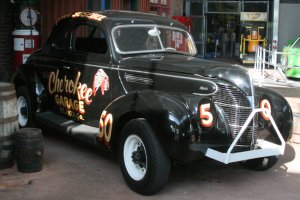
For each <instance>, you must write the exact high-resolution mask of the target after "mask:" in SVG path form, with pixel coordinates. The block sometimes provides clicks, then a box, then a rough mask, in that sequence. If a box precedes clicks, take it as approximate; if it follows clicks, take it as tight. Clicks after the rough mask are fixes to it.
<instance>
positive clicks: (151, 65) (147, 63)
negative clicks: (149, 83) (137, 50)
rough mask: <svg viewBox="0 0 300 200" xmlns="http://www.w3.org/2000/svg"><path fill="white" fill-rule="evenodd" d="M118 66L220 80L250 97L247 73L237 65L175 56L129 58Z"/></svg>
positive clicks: (249, 82)
mask: <svg viewBox="0 0 300 200" xmlns="http://www.w3.org/2000/svg"><path fill="white" fill-rule="evenodd" d="M120 64H121V65H123V66H124V67H127V66H128V67H130V68H131V69H135V70H147V71H151V72H154V71H155V72H164V73H176V74H178V73H180V74H182V75H184V74H186V75H195V76H198V77H199V76H202V77H207V78H211V79H221V80H224V81H227V82H230V83H232V84H234V85H235V86H237V87H239V88H240V89H242V90H243V91H244V92H245V93H246V94H247V95H248V96H250V95H252V93H251V80H250V76H249V73H248V71H247V70H246V69H245V68H243V67H242V66H238V65H231V64H227V63H222V62H215V61H209V60H205V59H200V58H196V57H189V56H183V55H176V54H169V55H161V56H157V55H155V56H154V55H152V56H151V55H147V56H135V57H129V58H126V59H124V60H123V61H122V62H121V63H120Z"/></svg>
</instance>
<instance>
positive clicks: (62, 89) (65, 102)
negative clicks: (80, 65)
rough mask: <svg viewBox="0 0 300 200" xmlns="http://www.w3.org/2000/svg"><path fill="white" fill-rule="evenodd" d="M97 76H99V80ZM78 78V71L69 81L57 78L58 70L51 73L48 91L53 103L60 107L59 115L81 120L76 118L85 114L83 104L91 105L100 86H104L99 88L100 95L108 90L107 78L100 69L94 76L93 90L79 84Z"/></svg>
mask: <svg viewBox="0 0 300 200" xmlns="http://www.w3.org/2000/svg"><path fill="white" fill-rule="evenodd" d="M99 74H101V76H100V77H101V78H100V79H99ZM80 76H81V72H80V71H78V72H77V73H76V75H75V78H74V80H70V79H68V78H67V76H64V77H63V78H59V70H57V71H56V72H51V73H50V75H49V80H48V90H49V93H50V94H51V95H53V94H55V96H54V98H55V103H56V104H57V105H58V106H59V107H60V112H61V113H63V114H66V115H68V116H70V117H75V116H76V117H75V118H77V119H81V120H83V117H82V116H77V114H78V113H79V114H85V109H84V106H85V104H86V105H90V104H91V103H92V101H93V100H92V96H96V94H97V90H98V89H99V87H100V86H102V85H104V86H105V87H100V88H101V93H102V95H104V91H107V90H108V87H109V83H108V76H107V75H106V73H105V72H104V71H103V70H102V69H99V70H98V71H97V73H96V74H95V76H94V81H93V88H91V87H88V85H87V84H85V83H81V82H79V79H80ZM65 95H66V96H65ZM70 95H73V96H77V98H76V99H73V98H71V97H69V96H70ZM67 96H68V97H67ZM62 108H64V109H65V110H64V109H62ZM73 112H75V113H73ZM76 113H77V114H76Z"/></svg>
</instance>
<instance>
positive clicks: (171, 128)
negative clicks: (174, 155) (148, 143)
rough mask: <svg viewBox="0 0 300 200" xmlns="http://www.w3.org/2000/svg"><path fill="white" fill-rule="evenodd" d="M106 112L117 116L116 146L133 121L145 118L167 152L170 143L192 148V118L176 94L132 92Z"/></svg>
mask: <svg viewBox="0 0 300 200" xmlns="http://www.w3.org/2000/svg"><path fill="white" fill-rule="evenodd" d="M105 110H106V111H107V113H110V114H112V116H113V121H114V123H113V129H112V133H113V134H112V138H111V140H112V145H114V144H115V142H116V141H117V139H118V135H119V134H120V132H121V129H122V127H123V126H124V125H125V124H126V123H127V122H128V121H129V120H131V119H133V118H139V117H142V118H145V119H146V120H147V121H148V122H149V123H150V125H151V127H152V128H153V129H154V132H155V133H156V136H157V137H158V138H159V140H160V142H161V144H162V146H163V147H164V148H165V149H166V150H168V149H167V148H166V146H168V145H167V144H169V143H170V142H171V143H176V144H178V145H180V146H188V143H189V139H190V135H191V133H192V128H191V126H190V124H191V122H190V115H189V113H188V108H187V106H186V105H185V104H184V102H183V101H182V100H181V99H179V98H178V97H176V96H174V95H171V94H168V93H164V92H158V91H143V92H134V93H128V94H126V95H124V96H121V97H119V98H117V99H115V100H114V101H113V102H112V103H111V104H110V105H108V106H107V107H106V109H105ZM184 144H186V145H184Z"/></svg>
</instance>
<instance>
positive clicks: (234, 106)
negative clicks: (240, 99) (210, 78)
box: [215, 101, 252, 110]
mask: <svg viewBox="0 0 300 200" xmlns="http://www.w3.org/2000/svg"><path fill="white" fill-rule="evenodd" d="M215 103H216V104H219V105H222V106H225V107H231V108H243V109H251V110H252V108H251V107H246V106H239V105H231V104H226V103H221V102H218V101H215Z"/></svg>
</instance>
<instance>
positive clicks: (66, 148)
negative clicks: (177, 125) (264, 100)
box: [0, 134, 300, 200]
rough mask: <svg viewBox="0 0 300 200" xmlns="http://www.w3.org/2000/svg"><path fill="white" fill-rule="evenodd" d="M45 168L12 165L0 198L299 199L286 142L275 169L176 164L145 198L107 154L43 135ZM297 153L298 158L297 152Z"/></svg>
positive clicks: (1, 175) (299, 167)
mask: <svg viewBox="0 0 300 200" xmlns="http://www.w3.org/2000/svg"><path fill="white" fill-rule="evenodd" d="M44 146H45V153H44V155H45V161H44V169H43V170H42V171H41V172H38V173H29V174H26V173H20V172H18V171H17V169H16V166H14V167H13V168H10V169H5V170H1V171H0V199H1V200H2V199H9V200H14V199H16V200H19V199H22V200H27V199H28V200H35V199H37V200H39V199H43V200H48V199H49V200H60V199H61V200H69V199H74V200H75V199H79V200H81V199H205V200H207V199H222V200H226V199H228V200H232V199H251V200H253V199H270V200H271V199H272V200H274V199H289V200H293V199H295V200H296V199H299V194H300V193H299V184H300V155H299V152H300V145H299V144H295V143H288V144H287V145H286V153H285V155H284V156H283V157H282V158H281V159H280V162H279V163H277V165H276V166H274V167H273V168H271V169H270V170H268V171H265V172H255V171H250V170H247V169H245V168H243V167H242V166H240V165H239V164H238V163H236V164H230V165H224V164H221V163H218V162H216V161H213V160H210V159H203V160H200V161H195V162H190V163H176V164H175V165H174V167H173V169H172V171H171V176H170V180H169V183H168V184H167V185H166V187H165V188H164V189H163V190H162V191H161V192H159V193H158V194H156V195H154V196H150V197H144V196H141V195H139V194H136V193H134V192H133V191H131V190H130V189H129V188H128V187H127V186H126V183H125V181H124V180H123V177H122V175H121V172H120V169H119V164H118V162H117V161H116V159H115V157H114V156H112V155H100V154H99V153H96V151H95V150H94V149H92V148H90V147H87V146H85V145H82V144H79V142H77V141H76V140H73V139H70V138H68V137H62V136H59V135H53V134H46V135H44ZM296 152H298V153H296Z"/></svg>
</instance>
